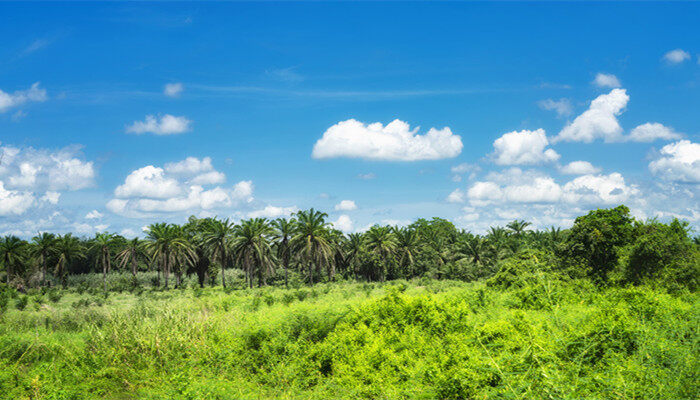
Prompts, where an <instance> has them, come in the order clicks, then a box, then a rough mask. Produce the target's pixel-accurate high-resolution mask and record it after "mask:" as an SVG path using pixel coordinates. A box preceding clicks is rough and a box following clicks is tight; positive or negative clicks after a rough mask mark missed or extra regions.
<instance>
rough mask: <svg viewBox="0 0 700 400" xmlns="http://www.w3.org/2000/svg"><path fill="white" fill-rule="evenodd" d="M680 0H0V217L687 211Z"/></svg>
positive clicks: (557, 219)
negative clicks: (589, 0) (69, 1)
mask: <svg viewBox="0 0 700 400" xmlns="http://www.w3.org/2000/svg"><path fill="white" fill-rule="evenodd" d="M697 15H700V4H698V3H670V4H656V3H635V4H630V3H620V4H612V3H593V4H585V3H542V4H517V3H499V2H497V3H437V4H427V3H392V2H390V3H313V2H312V3H282V4H278V3H276V4H271V3H256V4H252V3H235V2H234V3H203V4H184V3H154V4H140V3H139V4H137V3H129V4H123V3H104V4H94V3H81V4H73V5H57V4H51V3H47V4H36V3H4V2H3V3H0V37H2V38H4V39H3V46H0V234H16V235H20V236H23V237H28V236H32V235H34V234H36V233H37V232H40V231H54V232H59V233H62V232H68V231H72V232H75V233H77V234H79V235H85V236H90V235H93V234H94V233H95V232H98V231H104V230H109V231H111V232H116V233H121V234H123V235H125V236H134V235H139V234H141V232H142V228H143V227H144V226H145V225H147V224H149V223H151V222H155V221H171V222H178V223H181V222H184V221H185V220H186V219H187V217H188V216H190V215H197V216H215V215H216V216H220V217H228V218H232V219H234V220H240V219H242V218H254V217H267V218H277V217H282V216H287V215H289V214H291V213H293V212H295V211H297V210H300V209H306V208H310V207H315V208H317V209H321V210H324V211H326V212H328V214H329V220H330V221H331V222H332V223H333V224H334V225H335V226H336V227H337V228H339V229H341V230H343V231H345V232H354V231H361V230H363V229H367V227H369V226H371V225H372V224H375V223H381V224H399V225H401V224H407V223H410V222H411V221H413V220H415V219H416V218H419V217H433V216H436V217H443V218H447V219H450V220H451V221H453V222H454V223H455V224H456V225H457V226H458V227H460V228H464V229H467V230H470V231H473V232H484V231H485V230H486V229H487V228H488V227H489V226H493V225H502V224H505V223H507V222H508V221H511V220H513V219H516V218H517V219H526V220H528V221H531V222H533V224H534V226H535V227H536V228H547V227H548V226H550V225H557V226H563V227H568V226H570V225H571V224H572V223H573V220H574V218H575V217H576V216H578V215H581V214H583V213H585V212H587V211H588V210H590V209H594V208H598V207H611V206H616V205H619V204H625V205H627V206H628V207H630V209H631V210H632V213H633V215H635V216H636V217H638V218H641V219H647V218H653V217H657V218H660V219H662V220H666V219H669V218H673V217H678V218H682V219H685V220H687V221H689V222H690V223H691V224H692V225H693V226H694V227H696V228H700V200H699V198H700V197H699V196H700V116H699V115H698V109H699V107H700V44H699V43H698V41H697V38H698V36H699V35H700V26H698V24H697V21H696V18H695V17H696V16H697Z"/></svg>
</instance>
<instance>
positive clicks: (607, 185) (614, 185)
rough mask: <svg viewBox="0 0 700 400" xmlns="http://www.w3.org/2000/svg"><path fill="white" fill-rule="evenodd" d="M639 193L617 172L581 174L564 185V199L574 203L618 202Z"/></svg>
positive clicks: (604, 203)
mask: <svg viewBox="0 0 700 400" xmlns="http://www.w3.org/2000/svg"><path fill="white" fill-rule="evenodd" d="M637 193H639V190H638V189H637V188H636V187H635V186H633V185H627V184H626V183H625V179H624V178H623V177H622V175H620V174H619V173H617V172H613V173H611V174H609V175H583V176H579V177H578V178H576V179H574V180H572V181H570V182H567V183H566V184H565V185H564V196H565V197H564V200H565V201H567V202H569V203H574V204H580V203H583V204H603V205H614V204H620V203H622V202H624V201H626V200H627V199H629V198H630V197H631V196H633V195H636V194H637Z"/></svg>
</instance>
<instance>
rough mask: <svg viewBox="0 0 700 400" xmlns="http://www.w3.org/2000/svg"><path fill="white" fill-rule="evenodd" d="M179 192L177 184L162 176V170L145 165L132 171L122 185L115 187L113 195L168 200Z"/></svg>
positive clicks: (179, 188)
mask: <svg viewBox="0 0 700 400" xmlns="http://www.w3.org/2000/svg"><path fill="white" fill-rule="evenodd" d="M180 192H181V187H180V184H179V182H178V181H177V180H176V179H174V178H169V177H166V176H165V175H164V171H163V168H158V167H154V166H153V165H147V166H145V167H143V168H139V169H137V170H135V171H132V172H131V173H130V174H129V175H128V176H127V177H126V179H125V180H124V183H123V184H122V185H119V186H117V188H116V189H115V190H114V195H115V196H117V197H120V198H125V197H151V198H160V199H162V198H168V197H173V196H177V195H178V194H180Z"/></svg>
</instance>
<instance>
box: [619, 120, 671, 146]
mask: <svg viewBox="0 0 700 400" xmlns="http://www.w3.org/2000/svg"><path fill="white" fill-rule="evenodd" d="M681 137H682V136H681V134H679V133H676V132H674V131H673V129H671V128H669V127H666V126H663V125H661V124H660V123H658V122H647V123H646V124H642V125H639V126H638V127H636V128H634V129H632V132H631V133H630V135H629V136H627V137H626V140H628V141H631V142H644V143H650V142H653V141H655V140H658V139H661V140H677V139H680V138H681Z"/></svg>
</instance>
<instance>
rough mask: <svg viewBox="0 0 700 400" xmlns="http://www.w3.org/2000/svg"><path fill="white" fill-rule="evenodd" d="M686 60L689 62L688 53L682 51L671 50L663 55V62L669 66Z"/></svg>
mask: <svg viewBox="0 0 700 400" xmlns="http://www.w3.org/2000/svg"><path fill="white" fill-rule="evenodd" d="M686 60H690V53H688V52H687V51H685V50H683V49H675V50H671V51H669V52H667V53H666V54H664V61H666V62H667V63H669V64H680V63H682V62H683V61H686Z"/></svg>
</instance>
